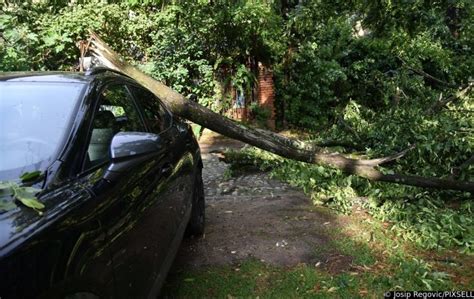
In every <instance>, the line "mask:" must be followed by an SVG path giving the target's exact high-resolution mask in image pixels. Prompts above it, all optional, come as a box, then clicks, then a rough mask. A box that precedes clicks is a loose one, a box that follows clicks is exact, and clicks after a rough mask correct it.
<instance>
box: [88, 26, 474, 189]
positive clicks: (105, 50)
mask: <svg viewBox="0 0 474 299" xmlns="http://www.w3.org/2000/svg"><path fill="white" fill-rule="evenodd" d="M90 45H91V47H90V51H91V53H92V55H93V56H94V57H95V58H97V59H98V60H99V62H100V63H101V64H103V65H105V66H107V67H110V68H112V69H115V70H117V71H120V72H122V73H124V74H126V75H127V76H130V77H131V78H133V79H135V80H137V81H138V82H140V83H141V84H143V85H144V86H145V87H147V88H148V89H149V90H151V91H152V92H153V93H155V94H156V95H157V96H158V97H159V98H160V99H161V100H162V101H163V102H164V103H165V104H166V105H167V106H168V107H169V109H170V110H171V111H172V112H173V113H174V114H176V115H178V116H180V117H183V118H185V119H188V120H190V121H192V122H194V123H197V124H199V125H201V126H203V127H206V128H208V129H210V130H212V131H215V132H217V133H220V134H222V135H225V136H227V137H230V138H233V139H237V140H240V141H243V142H245V143H248V144H250V145H253V146H256V147H258V148H261V149H263V150H266V151H269V152H272V153H274V154H277V155H279V156H282V157H285V158H289V159H293V160H297V161H302V162H306V163H312V164H319V165H323V166H329V167H333V168H337V169H340V170H342V171H344V172H346V173H348V174H354V175H358V176H361V177H364V178H366V179H369V180H372V181H381V182H390V183H397V184H403V185H410V186H416V187H424V188H437V189H452V190H460V191H469V192H474V182H466V181H458V180H448V179H440V178H428V177H421V176H415V175H403V174H384V173H382V172H381V171H379V170H377V169H376V168H375V167H376V166H378V165H380V164H382V163H387V162H390V161H394V160H396V159H399V158H401V157H402V156H403V155H404V154H405V153H406V152H407V151H408V150H404V151H403V152H401V153H398V154H394V155H392V156H389V157H384V158H379V159H371V160H363V159H352V158H348V157H346V156H343V155H341V154H338V153H330V152H327V151H326V150H324V149H323V148H319V147H314V146H313V147H312V148H311V150H308V149H307V148H306V147H305V143H304V142H302V141H298V140H293V139H290V138H286V137H283V136H281V135H278V134H276V133H273V132H269V131H264V130H260V129H253V128H249V127H245V126H243V125H241V124H238V123H236V122H234V121H232V120H230V119H228V118H226V117H223V116H221V115H219V114H217V113H214V112H213V111H211V110H209V109H207V108H205V107H203V106H201V105H199V104H197V103H195V102H193V101H189V100H187V99H186V98H185V97H184V96H182V95H181V94H179V93H177V92H176V91H174V90H172V89H171V88H169V87H168V86H166V85H164V84H163V83H161V82H159V81H157V80H154V79H153V78H152V77H150V76H148V75H146V74H144V73H143V72H141V71H140V70H138V69H136V68H135V67H133V66H131V65H130V64H128V63H127V62H125V61H124V60H123V59H122V58H121V57H120V56H119V55H118V54H117V53H115V52H114V51H113V50H112V49H111V48H110V47H109V46H108V45H107V44H106V43H105V42H104V41H103V40H101V39H100V38H99V37H98V36H97V35H96V34H94V33H92V34H91V40H90Z"/></svg>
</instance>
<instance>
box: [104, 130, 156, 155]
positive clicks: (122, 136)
mask: <svg viewBox="0 0 474 299" xmlns="http://www.w3.org/2000/svg"><path fill="white" fill-rule="evenodd" d="M159 149H160V136H159V135H156V134H152V133H143V132H120V133H117V134H115V136H114V137H113V138H112V142H111V143H110V157H111V158H112V162H114V160H124V159H128V158H134V157H138V156H142V155H146V154H151V153H156V152H157V151H158V150H159Z"/></svg>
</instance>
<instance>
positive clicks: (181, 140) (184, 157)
mask: <svg viewBox="0 0 474 299" xmlns="http://www.w3.org/2000/svg"><path fill="white" fill-rule="evenodd" d="M130 90H131V91H132V93H133V94H134V96H135V98H136V101H137V103H138V104H139V107H140V109H141V111H143V112H142V113H143V116H144V119H145V122H146V124H147V127H148V129H149V130H150V132H152V133H159V134H160V136H161V137H162V138H163V140H166V143H167V146H168V147H169V151H168V153H167V155H168V156H167V159H168V161H170V162H171V164H172V167H173V175H172V176H171V177H170V182H169V188H170V190H172V192H170V194H169V195H170V196H172V198H173V199H172V200H173V202H174V205H175V207H176V213H177V214H176V218H175V222H176V225H177V226H178V228H180V227H182V226H185V225H186V224H187V222H188V217H187V215H186V212H188V211H190V209H191V205H192V200H191V197H192V190H193V189H192V187H193V183H194V170H195V168H196V166H195V165H194V160H193V156H192V152H191V150H190V149H192V148H194V147H193V146H192V144H190V143H192V140H191V139H189V138H188V137H189V136H187V134H188V132H187V128H186V127H185V126H183V124H181V123H179V122H177V121H175V120H173V118H172V115H171V113H170V112H168V111H167V109H166V108H165V107H164V106H163V104H162V103H161V102H160V101H159V100H158V99H157V98H156V96H155V95H154V94H153V93H151V92H150V91H148V90H146V89H144V88H142V87H139V86H130Z"/></svg>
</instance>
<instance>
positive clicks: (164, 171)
mask: <svg viewBox="0 0 474 299" xmlns="http://www.w3.org/2000/svg"><path fill="white" fill-rule="evenodd" d="M172 171H173V166H172V165H171V163H165V164H164V165H163V167H162V168H161V175H162V176H163V177H169V176H170V175H171V173H172Z"/></svg>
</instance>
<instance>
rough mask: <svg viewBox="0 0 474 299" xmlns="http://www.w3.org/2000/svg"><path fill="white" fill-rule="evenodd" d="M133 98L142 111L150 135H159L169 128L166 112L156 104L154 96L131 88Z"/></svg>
mask: <svg viewBox="0 0 474 299" xmlns="http://www.w3.org/2000/svg"><path fill="white" fill-rule="evenodd" d="M131 90H132V92H133V94H134V95H135V98H136V100H137V102H138V104H139V105H140V107H141V108H142V110H143V114H144V117H145V121H146V123H147V125H148V128H149V129H150V130H151V132H152V133H155V134H157V133H160V132H163V131H164V130H166V129H167V128H168V127H169V126H170V118H171V116H170V115H169V113H168V111H166V109H165V108H164V107H163V106H162V105H161V104H160V103H159V102H158V100H157V99H156V96H155V95H154V94H153V93H151V92H149V91H148V90H146V89H143V88H140V87H136V86H131Z"/></svg>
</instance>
